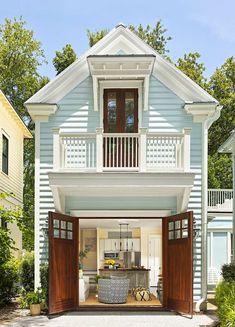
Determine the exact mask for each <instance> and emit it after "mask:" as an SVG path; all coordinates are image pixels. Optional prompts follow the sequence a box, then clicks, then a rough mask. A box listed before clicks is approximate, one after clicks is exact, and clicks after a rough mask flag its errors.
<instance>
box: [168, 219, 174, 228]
mask: <svg viewBox="0 0 235 327" xmlns="http://www.w3.org/2000/svg"><path fill="white" fill-rule="evenodd" d="M168 229H169V230H174V221H170V222H169V223H168Z"/></svg>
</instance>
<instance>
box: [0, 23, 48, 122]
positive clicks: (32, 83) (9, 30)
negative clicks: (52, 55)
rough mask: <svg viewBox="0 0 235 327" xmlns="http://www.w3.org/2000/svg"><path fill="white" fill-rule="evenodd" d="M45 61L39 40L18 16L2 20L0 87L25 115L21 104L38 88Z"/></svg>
mask: <svg viewBox="0 0 235 327" xmlns="http://www.w3.org/2000/svg"><path fill="white" fill-rule="evenodd" d="M44 62H45V56H44V52H43V50H42V48H41V44H40V42H38V41H37V40H36V39H35V38H34V33H33V31H31V30H29V29H27V28H26V22H25V21H24V20H22V18H20V19H19V20H17V19H16V18H14V19H13V20H11V19H5V22H4V24H2V25H0V89H1V90H2V91H3V92H4V93H5V94H6V96H7V97H8V99H10V101H11V102H12V104H13V106H14V108H16V109H18V111H19V112H20V113H21V115H22V116H25V115H26V116H28V114H27V112H26V110H25V108H24V106H23V103H24V102H25V101H26V100H27V99H28V98H29V97H30V96H31V95H32V94H34V93H35V91H36V90H38V89H39V88H40V83H41V77H40V76H39V74H38V71H37V69H38V67H39V66H41V65H42V63H44Z"/></svg>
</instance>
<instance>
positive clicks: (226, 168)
mask: <svg viewBox="0 0 235 327" xmlns="http://www.w3.org/2000/svg"><path fill="white" fill-rule="evenodd" d="M208 188H232V160H231V157H230V155H227V154H219V153H214V154H211V155H209V156H208Z"/></svg>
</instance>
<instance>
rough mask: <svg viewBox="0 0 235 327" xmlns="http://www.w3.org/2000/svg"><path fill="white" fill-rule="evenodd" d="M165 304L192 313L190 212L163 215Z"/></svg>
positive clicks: (191, 218) (191, 232)
mask: <svg viewBox="0 0 235 327" xmlns="http://www.w3.org/2000/svg"><path fill="white" fill-rule="evenodd" d="M163 301H164V306H165V307H166V308H168V309H170V310H175V311H177V312H180V313H184V314H192V313H193V213H192V212H185V213H182V214H178V215H175V216H171V217H166V218H163Z"/></svg>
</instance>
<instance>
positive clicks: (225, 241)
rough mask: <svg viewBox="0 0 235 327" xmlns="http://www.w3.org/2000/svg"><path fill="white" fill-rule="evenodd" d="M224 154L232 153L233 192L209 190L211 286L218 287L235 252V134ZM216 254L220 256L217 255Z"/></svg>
mask: <svg viewBox="0 0 235 327" xmlns="http://www.w3.org/2000/svg"><path fill="white" fill-rule="evenodd" d="M218 152H220V153H231V155H232V163H233V190H209V194H208V222H209V223H208V284H209V285H215V284H216V283H217V282H218V280H219V278H220V271H221V266H222V265H223V264H225V263H230V262H231V260H232V258H233V255H234V253H235V252H234V251H235V239H234V237H233V235H235V197H234V192H235V130H233V131H232V132H231V135H230V136H229V138H228V139H227V140H226V141H225V142H224V143H223V144H222V145H221V146H220V147H219V150H218ZM215 253H216V255H215Z"/></svg>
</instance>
